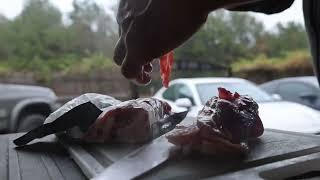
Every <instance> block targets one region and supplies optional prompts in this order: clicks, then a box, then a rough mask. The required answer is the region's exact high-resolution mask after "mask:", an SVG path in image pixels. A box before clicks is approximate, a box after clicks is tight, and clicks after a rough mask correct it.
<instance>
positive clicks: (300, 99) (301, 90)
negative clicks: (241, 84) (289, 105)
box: [260, 76, 320, 110]
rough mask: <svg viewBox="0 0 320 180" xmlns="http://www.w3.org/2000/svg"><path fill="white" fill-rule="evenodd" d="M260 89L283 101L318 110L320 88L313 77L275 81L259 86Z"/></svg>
mask: <svg viewBox="0 0 320 180" xmlns="http://www.w3.org/2000/svg"><path fill="white" fill-rule="evenodd" d="M260 88H262V89H263V90H265V91H267V92H268V93H269V94H278V95H279V96H281V98H282V99H283V100H286V101H291V102H296V103H299V104H304V105H306V106H309V107H312V108H314V109H317V110H320V88H319V83H318V80H317V78H316V77H315V76H303V77H290V78H282V79H277V80H273V81H269V82H266V83H263V84H261V85H260Z"/></svg>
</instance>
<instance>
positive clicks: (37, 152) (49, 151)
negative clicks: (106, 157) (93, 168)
mask: <svg viewBox="0 0 320 180" xmlns="http://www.w3.org/2000/svg"><path fill="white" fill-rule="evenodd" d="M21 135H22V134H10V135H2V136H0V166H1V168H0V179H9V180H43V179H52V180H53V179H54V180H56V179H57V180H65V179H67V180H68V179H70V180H73V179H77V180H78V179H79V180H84V179H87V178H86V177H85V176H84V174H83V173H82V171H81V170H80V169H79V167H78V166H77V165H76V164H75V163H74V161H73V160H72V159H71V158H70V156H69V154H68V153H67V152H66V150H65V149H64V148H63V147H62V146H61V145H60V144H59V143H58V142H57V140H56V137H55V136H54V135H52V136H48V137H46V138H43V139H41V140H36V141H34V142H33V143H32V144H30V145H27V146H24V147H16V146H15V145H14V144H13V142H12V140H13V139H15V138H17V137H19V136H21Z"/></svg>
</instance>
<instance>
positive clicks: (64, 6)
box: [0, 0, 303, 29]
mask: <svg viewBox="0 0 320 180" xmlns="http://www.w3.org/2000/svg"><path fill="white" fill-rule="evenodd" d="M50 1H51V2H52V3H53V4H55V5H56V6H57V7H59V8H60V10H61V11H62V12H64V13H67V12H70V11H71V10H72V1H73V0H50ZM95 1H96V2H97V3H98V4H99V5H102V6H105V7H110V6H111V5H113V4H114V3H115V2H116V1H117V0H95ZM23 2H24V1H23V0H1V3H0V13H1V14H4V15H6V16H7V17H9V18H13V17H15V16H16V15H18V14H19V13H20V12H21V9H22V7H23ZM255 16H256V17H257V18H258V19H260V20H262V21H263V22H264V24H265V25H266V27H267V28H268V29H272V27H273V26H274V25H275V24H276V23H278V22H284V23H285V22H288V21H297V22H301V23H303V13H302V1H301V0H296V1H295V3H294V5H293V6H292V7H291V8H290V9H288V10H286V11H284V12H282V13H279V14H276V15H269V16H267V15H262V14H258V13H255Z"/></svg>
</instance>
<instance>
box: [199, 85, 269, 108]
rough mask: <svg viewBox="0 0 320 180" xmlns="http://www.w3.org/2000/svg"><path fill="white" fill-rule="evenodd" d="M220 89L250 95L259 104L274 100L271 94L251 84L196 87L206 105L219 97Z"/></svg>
mask: <svg viewBox="0 0 320 180" xmlns="http://www.w3.org/2000/svg"><path fill="white" fill-rule="evenodd" d="M219 87H223V88H226V89H228V90H229V91H231V92H238V93H239V94H241V95H249V96H251V97H252V98H253V99H254V100H255V101H257V102H267V101H272V100H273V98H272V97H271V96H270V95H269V94H267V93H266V92H264V91H263V90H261V89H259V88H258V87H256V86H254V85H252V84H250V83H201V84H197V85H196V88H197V91H198V94H199V96H200V99H201V103H202V104H205V103H206V101H207V100H208V99H210V98H211V97H213V96H217V95H218V88H219Z"/></svg>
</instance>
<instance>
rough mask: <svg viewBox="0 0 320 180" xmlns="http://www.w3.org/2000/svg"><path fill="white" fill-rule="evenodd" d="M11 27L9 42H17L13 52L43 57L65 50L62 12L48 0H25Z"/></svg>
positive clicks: (26, 55)
mask: <svg viewBox="0 0 320 180" xmlns="http://www.w3.org/2000/svg"><path fill="white" fill-rule="evenodd" d="M11 29H12V30H13V32H14V36H13V37H11V39H12V43H14V44H15V45H16V46H17V47H16V48H15V49H14V52H13V55H14V56H18V57H23V58H24V59H32V58H35V57H40V58H42V59H47V58H52V57H56V56H57V55H59V54H61V53H65V52H64V50H65V49H64V47H65V44H66V38H65V37H64V33H63V32H64V31H65V27H64V26H63V23H62V15H61V13H60V11H59V10H58V9H57V8H55V7H54V6H53V5H52V4H50V2H49V1H48V0H28V1H27V2H26V4H25V6H24V9H23V11H22V13H21V14H20V15H19V16H18V17H17V18H16V19H15V20H14V21H13V22H12V26H11Z"/></svg>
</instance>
